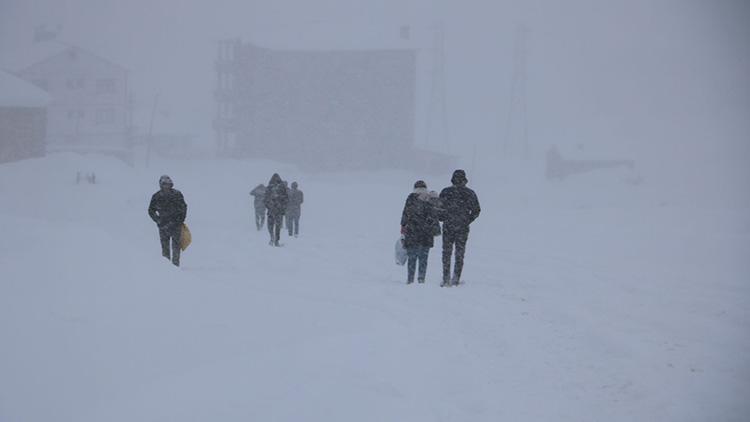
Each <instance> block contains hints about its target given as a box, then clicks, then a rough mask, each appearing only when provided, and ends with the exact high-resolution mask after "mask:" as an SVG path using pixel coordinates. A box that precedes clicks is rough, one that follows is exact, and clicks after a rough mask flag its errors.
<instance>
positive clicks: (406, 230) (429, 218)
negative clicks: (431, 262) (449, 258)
mask: <svg viewBox="0 0 750 422" xmlns="http://www.w3.org/2000/svg"><path fill="white" fill-rule="evenodd" d="M436 197H437V194H436V193H435V192H429V191H428V190H427V184H426V183H425V182H424V181H422V180H418V181H417V182H416V183H414V192H412V193H410V194H409V196H408V197H407V198H406V203H405V204H404V210H403V212H402V213H401V234H402V235H403V236H404V237H403V239H404V241H403V242H404V248H405V249H406V252H407V256H408V260H407V264H406V268H407V279H406V284H411V283H413V282H414V275H415V274H414V273H415V272H416V270H417V264H419V274H418V275H417V280H418V281H419V283H424V282H425V276H426V273H427V258H428V257H429V254H430V248H432V247H433V246H434V244H435V240H434V238H435V236H436V235H437V234H439V233H440V223H439V222H438V215H437V209H436V208H435V200H436Z"/></svg>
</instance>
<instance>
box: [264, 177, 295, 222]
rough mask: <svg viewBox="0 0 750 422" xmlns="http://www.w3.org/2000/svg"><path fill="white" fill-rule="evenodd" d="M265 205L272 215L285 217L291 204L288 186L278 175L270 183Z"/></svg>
mask: <svg viewBox="0 0 750 422" xmlns="http://www.w3.org/2000/svg"><path fill="white" fill-rule="evenodd" d="M263 203H264V205H265V206H266V209H267V210H268V213H269V214H271V215H284V213H285V212H286V207H287V205H288V204H289V196H288V195H287V189H286V186H284V182H283V181H282V180H281V177H279V175H278V174H274V175H273V177H271V180H270V181H269V182H268V187H267V188H266V195H265V196H264V197H263Z"/></svg>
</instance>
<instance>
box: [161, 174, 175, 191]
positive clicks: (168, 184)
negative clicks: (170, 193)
mask: <svg viewBox="0 0 750 422" xmlns="http://www.w3.org/2000/svg"><path fill="white" fill-rule="evenodd" d="M172 187H174V183H173V182H172V179H171V178H170V177H169V176H167V175H166V174H165V175H163V176H162V177H160V178H159V188H161V190H169V189H172Z"/></svg>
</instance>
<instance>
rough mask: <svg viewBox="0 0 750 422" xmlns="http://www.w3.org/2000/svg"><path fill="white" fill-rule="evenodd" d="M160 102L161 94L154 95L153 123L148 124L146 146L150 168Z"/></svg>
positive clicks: (147, 163) (147, 162)
mask: <svg viewBox="0 0 750 422" xmlns="http://www.w3.org/2000/svg"><path fill="white" fill-rule="evenodd" d="M158 104H159V94H158V93H157V94H156V95H155V96H154V108H153V109H152V110H151V123H149V125H148V145H147V147H146V168H149V165H150V164H151V149H152V148H153V144H154V137H153V130H154V117H156V106H157V105H158Z"/></svg>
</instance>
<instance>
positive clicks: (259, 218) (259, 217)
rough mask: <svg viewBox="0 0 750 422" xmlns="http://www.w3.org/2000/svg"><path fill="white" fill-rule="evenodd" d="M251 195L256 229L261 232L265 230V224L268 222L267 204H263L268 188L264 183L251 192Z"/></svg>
mask: <svg viewBox="0 0 750 422" xmlns="http://www.w3.org/2000/svg"><path fill="white" fill-rule="evenodd" d="M250 195H252V196H253V198H254V199H253V206H254V207H255V227H256V228H257V229H258V231H260V229H262V228H263V224H264V223H265V222H266V204H265V203H263V198H264V197H265V196H266V187H265V186H263V183H261V184H259V185H258V186H256V187H255V189H253V190H251V191H250Z"/></svg>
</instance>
